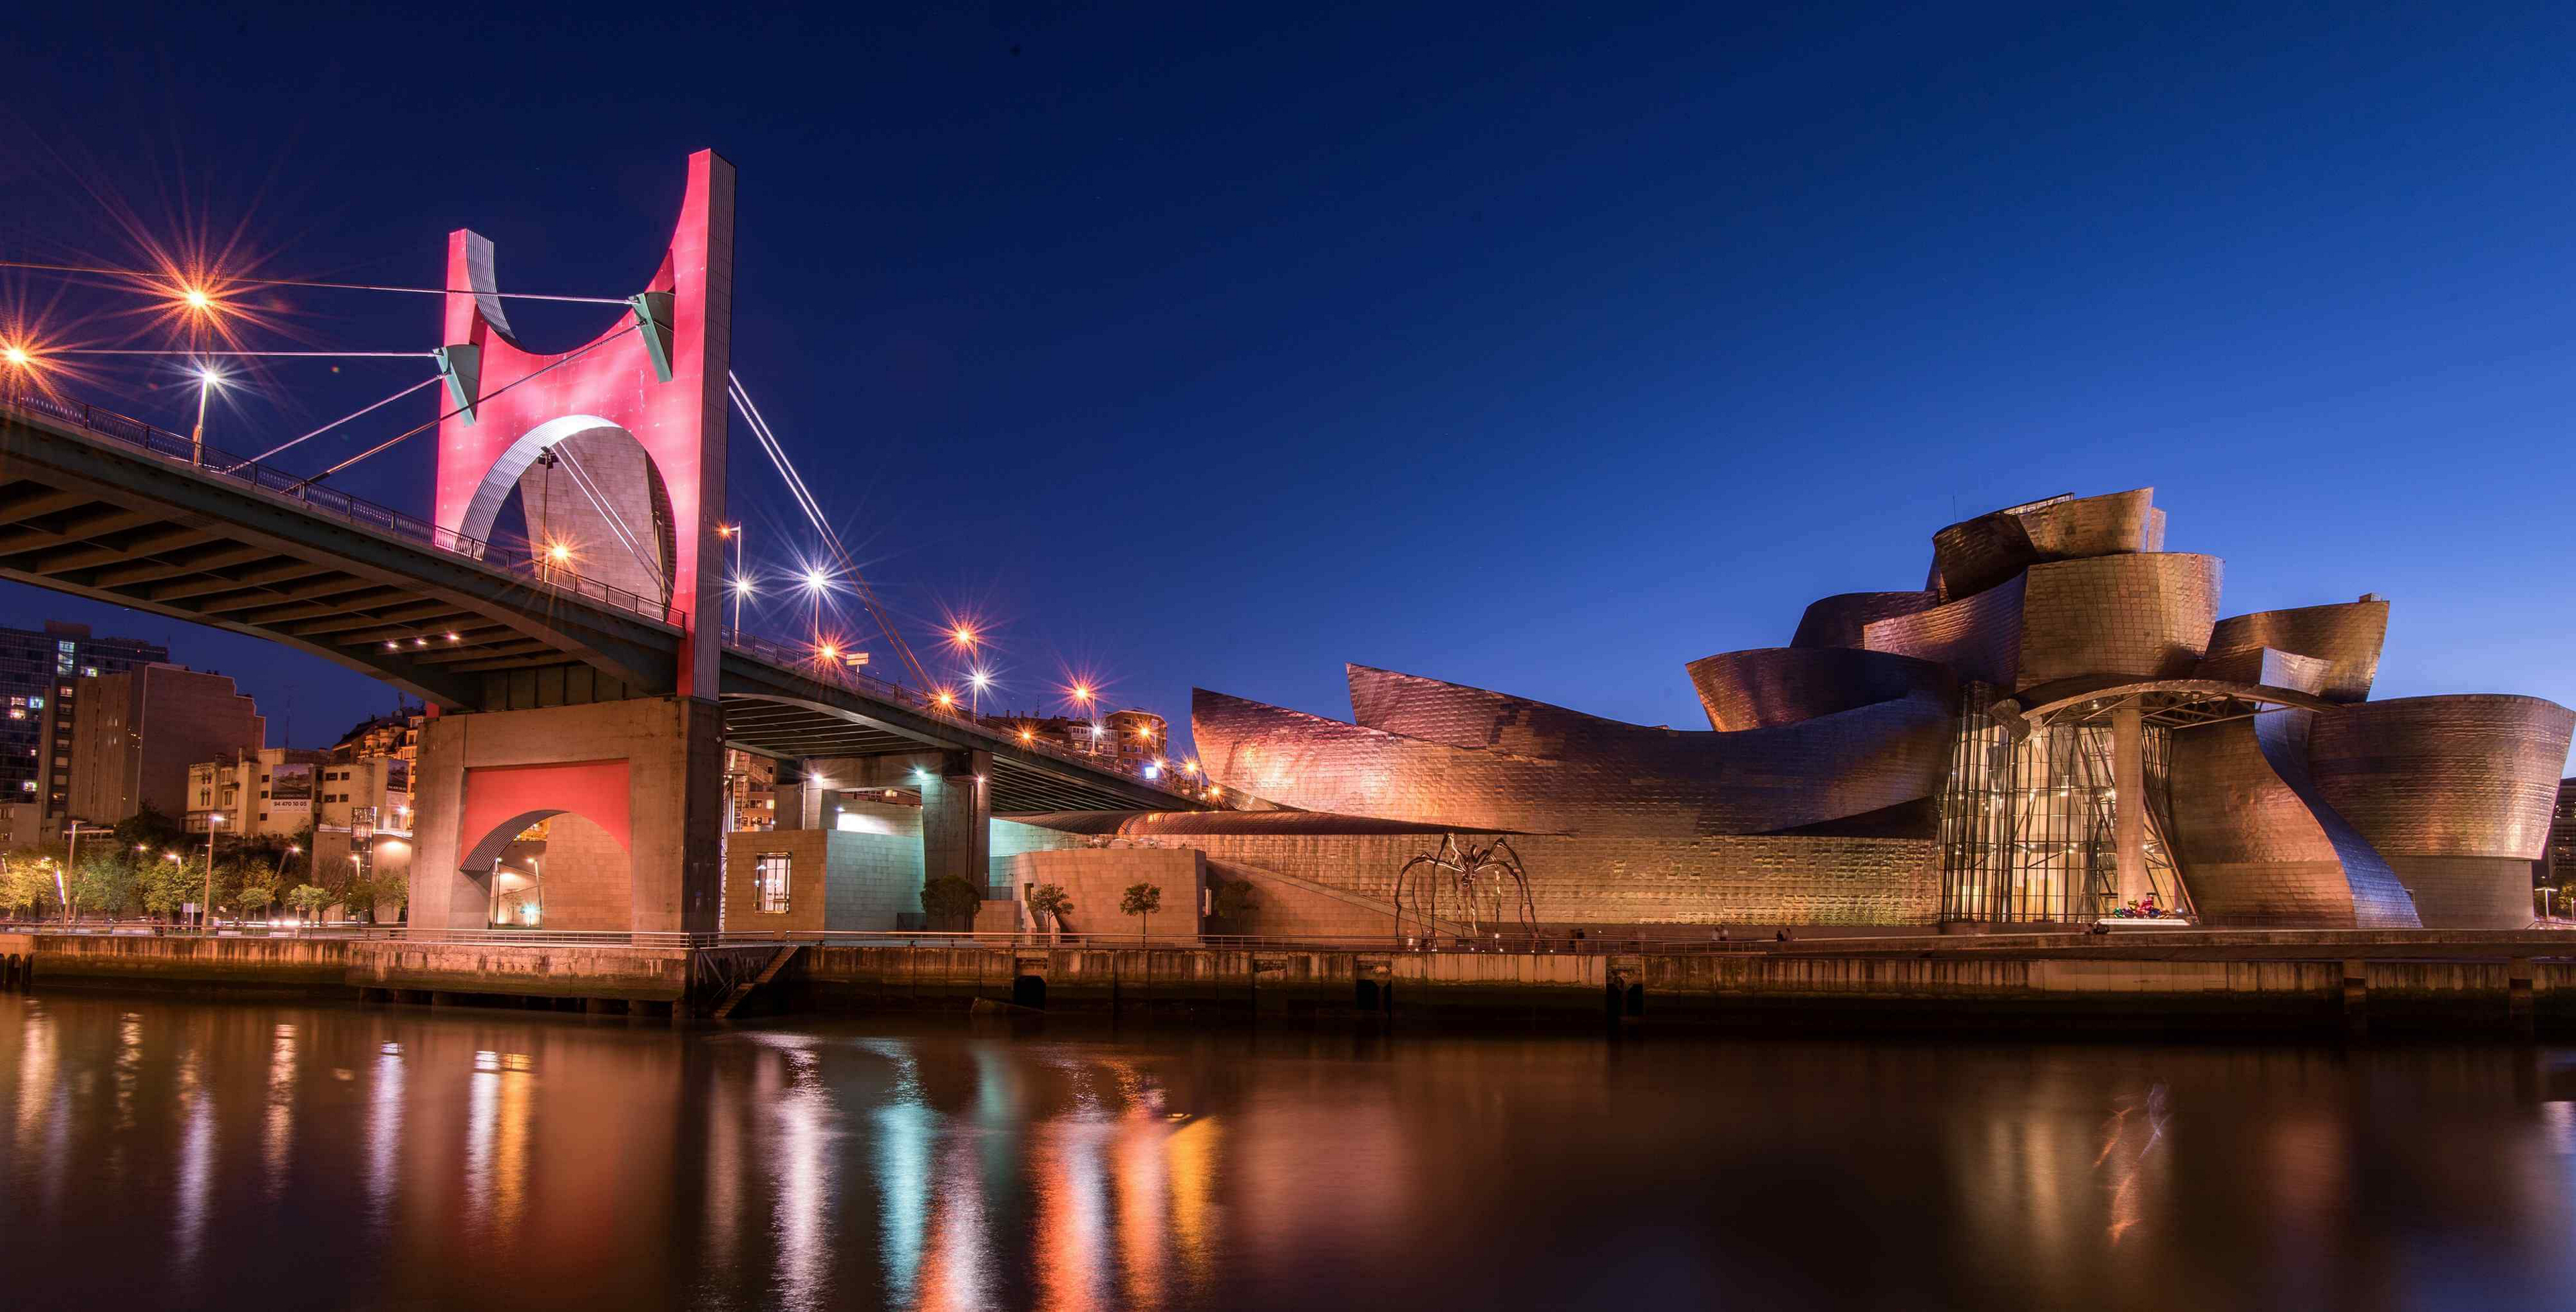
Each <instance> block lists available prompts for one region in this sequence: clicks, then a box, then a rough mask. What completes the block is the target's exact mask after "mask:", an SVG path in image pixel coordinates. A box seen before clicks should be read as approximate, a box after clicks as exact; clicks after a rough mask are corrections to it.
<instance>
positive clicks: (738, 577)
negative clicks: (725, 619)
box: [716, 524, 751, 640]
mask: <svg viewBox="0 0 2576 1312" xmlns="http://www.w3.org/2000/svg"><path fill="white" fill-rule="evenodd" d="M716 536H717V537H720V538H731V539H732V540H733V633H734V637H735V639H736V640H740V639H741V637H742V599H743V598H745V597H748V596H750V595H751V579H750V577H749V576H747V575H745V574H744V573H743V572H742V525H740V524H718V525H716Z"/></svg>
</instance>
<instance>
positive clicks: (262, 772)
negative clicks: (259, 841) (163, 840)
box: [186, 747, 331, 838]
mask: <svg viewBox="0 0 2576 1312" xmlns="http://www.w3.org/2000/svg"><path fill="white" fill-rule="evenodd" d="M330 759H331V756H330V753H328V752H313V751H299V750H297V749H295V748H291V747H262V748H258V749H256V750H252V751H242V752H225V753H223V754H221V755H218V756H216V757H215V758H214V759H213V760H210V761H199V762H196V763H195V764H192V765H190V766H189V767H188V813H187V818H186V823H187V828H188V832H190V833H192V834H202V833H204V832H206V829H207V827H208V826H209V825H213V824H215V820H214V817H216V816H219V815H220V816H222V817H223V821H222V823H221V824H220V826H218V832H221V833H226V834H235V835H239V836H241V837H244V838H291V837H294V836H296V835H298V834H301V833H303V832H304V831H305V830H306V829H307V828H309V827H311V826H312V824H313V822H314V810H313V800H314V792H315V787H316V785H317V783H318V782H319V778H320V775H321V773H322V770H323V767H324V765H325V763H326V762H328V761H329V760H330Z"/></svg>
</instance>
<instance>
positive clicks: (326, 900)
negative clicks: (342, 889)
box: [286, 884, 338, 919]
mask: <svg viewBox="0 0 2576 1312" xmlns="http://www.w3.org/2000/svg"><path fill="white" fill-rule="evenodd" d="M337 900H338V899H336V898H334V897H332V896H331V891H330V890H329V889H326V888H322V887H319V886H317V885H314V884H297V885H296V886H295V888H294V890H293V891H292V892H289V893H288V894H287V895H286V904H287V905H288V906H291V907H293V908H295V909H296V910H298V911H301V912H303V913H304V914H305V917H306V918H307V919H311V918H312V917H315V916H318V915H320V914H322V908H324V907H327V906H329V905H331V904H332V903H333V902H334V901H337Z"/></svg>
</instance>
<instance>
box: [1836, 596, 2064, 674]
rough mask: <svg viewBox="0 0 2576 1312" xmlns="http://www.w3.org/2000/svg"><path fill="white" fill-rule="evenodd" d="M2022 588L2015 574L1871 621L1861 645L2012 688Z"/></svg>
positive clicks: (2017, 664)
mask: <svg viewBox="0 0 2576 1312" xmlns="http://www.w3.org/2000/svg"><path fill="white" fill-rule="evenodd" d="M2023 587H2024V584H2023V580H2022V579H2020V578H2016V579H2013V580H2011V581H2010V582H2007V583H2005V584H2003V585H2001V586H1999V587H1994V588H1989V589H1987V590H1986V591H1984V592H1980V593H1978V594H1977V595H1975V596H1973V597H1969V598H1966V599H1964V600H1960V601H1954V602H1950V603H1948V604H1947V605H1941V606H1934V607H1932V608H1930V609H1928V610H1922V611H1917V612H1915V613H1913V614H1910V615H1896V616H1891V617H1889V618H1887V619H1883V620H1873V621H1871V622H1870V623H1869V624H1868V625H1866V626H1864V627H1863V628H1862V630H1861V638H1862V645H1863V646H1865V647H1867V648H1869V649H1870V650H1871V651H1883V652H1891V653H1893V654H1895V655H1898V656H1911V657H1913V658H1915V659H1916V660H1924V661H1931V662H1933V663H1934V664H1936V665H1942V666H1946V667H1947V668H1948V669H1949V671H1950V672H1951V673H1952V674H1954V675H1956V676H1958V677H1959V678H1962V679H1973V680H1976V681H1977V682H1979V683H1991V684H1994V685H1996V686H1998V687H2004V688H2009V687H2011V686H2012V684H2013V674H2014V672H2015V671H2016V670H2018V669H2019V668H2020V667H2021V643H2022V618H2021V612H2022V592H2023Z"/></svg>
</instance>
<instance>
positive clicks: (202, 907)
mask: <svg viewBox="0 0 2576 1312" xmlns="http://www.w3.org/2000/svg"><path fill="white" fill-rule="evenodd" d="M223 823H224V813H223V812H221V811H208V812H207V813H206V900H205V901H204V902H203V903H200V904H199V905H198V908H197V925H198V927H199V928H200V929H203V930H205V931H206V932H207V933H209V934H211V933H213V932H214V930H215V830H216V829H217V828H218V827H220V826H221V825H222V824H223Z"/></svg>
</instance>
